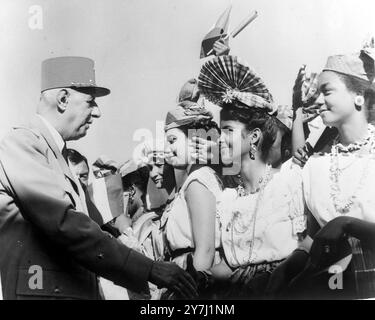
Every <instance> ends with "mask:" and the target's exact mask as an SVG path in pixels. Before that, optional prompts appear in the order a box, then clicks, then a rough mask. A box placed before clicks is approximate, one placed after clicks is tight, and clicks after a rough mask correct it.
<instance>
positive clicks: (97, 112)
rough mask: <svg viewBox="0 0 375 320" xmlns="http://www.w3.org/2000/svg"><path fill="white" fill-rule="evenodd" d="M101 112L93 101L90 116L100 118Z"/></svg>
mask: <svg viewBox="0 0 375 320" xmlns="http://www.w3.org/2000/svg"><path fill="white" fill-rule="evenodd" d="M101 115H102V113H101V112H100V109H99V106H98V105H97V104H96V103H95V105H94V106H93V107H92V112H91V116H92V117H93V118H100V117H101Z"/></svg>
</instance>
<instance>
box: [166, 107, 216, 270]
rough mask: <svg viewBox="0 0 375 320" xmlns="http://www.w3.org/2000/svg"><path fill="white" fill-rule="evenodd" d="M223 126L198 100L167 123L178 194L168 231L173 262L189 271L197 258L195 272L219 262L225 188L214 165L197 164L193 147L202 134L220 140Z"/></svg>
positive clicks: (176, 111) (170, 210)
mask: <svg viewBox="0 0 375 320" xmlns="http://www.w3.org/2000/svg"><path fill="white" fill-rule="evenodd" d="M217 128H218V127H217V124H216V123H215V122H214V121H212V115H211V114H210V113H209V112H208V111H207V110H206V109H205V108H203V107H201V106H199V105H198V104H197V103H195V102H187V101H185V102H181V103H180V105H178V106H177V108H175V109H174V110H171V111H170V112H169V113H168V115H167V119H166V123H165V132H166V139H167V147H166V149H167V150H166V152H167V155H166V160H167V162H168V163H169V164H170V165H172V166H173V167H174V168H175V176H176V195H175V198H174V200H173V201H172V203H171V204H170V205H169V206H168V207H167V208H166V211H165V212H164V214H163V216H166V217H167V219H168V220H167V223H166V227H165V233H166V239H167V245H168V248H169V259H170V260H172V261H173V262H175V263H177V264H178V265H179V266H181V267H183V268H185V269H186V268H187V267H189V266H188V265H187V261H188V259H187V258H188V256H189V255H190V254H192V255H193V262H192V263H193V266H190V268H193V269H195V270H197V271H202V272H204V271H208V270H209V269H210V268H211V266H212V265H213V264H214V262H215V263H217V262H218V259H219V252H218V251H217V250H215V249H217V248H219V246H220V230H219V222H218V220H217V219H216V203H217V197H218V195H219V194H220V192H221V184H220V182H219V178H218V176H217V174H216V173H215V171H214V170H213V169H212V168H210V167H209V166H205V165H200V164H196V163H195V161H193V160H192V157H191V154H190V151H189V143H190V141H191V138H192V137H193V136H196V135H197V134H201V135H203V133H204V134H205V135H206V138H208V137H209V136H210V135H211V138H213V139H215V137H216V139H217V137H218V131H217Z"/></svg>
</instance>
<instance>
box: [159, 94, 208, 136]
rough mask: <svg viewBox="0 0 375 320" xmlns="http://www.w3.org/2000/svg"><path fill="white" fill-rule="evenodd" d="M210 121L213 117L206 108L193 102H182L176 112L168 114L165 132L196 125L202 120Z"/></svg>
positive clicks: (172, 111)
mask: <svg viewBox="0 0 375 320" xmlns="http://www.w3.org/2000/svg"><path fill="white" fill-rule="evenodd" d="M204 119H205V120H207V121H210V120H212V119H213V116H212V114H211V112H210V111H208V110H207V109H206V108H204V107H202V106H200V105H198V104H197V103H195V102H192V101H182V102H180V104H179V105H178V106H177V108H175V109H174V110H171V111H169V112H168V113H167V118H166V120H165V127H164V130H165V131H167V130H169V129H172V128H178V127H181V126H185V125H188V124H194V123H195V122H197V121H202V120H204Z"/></svg>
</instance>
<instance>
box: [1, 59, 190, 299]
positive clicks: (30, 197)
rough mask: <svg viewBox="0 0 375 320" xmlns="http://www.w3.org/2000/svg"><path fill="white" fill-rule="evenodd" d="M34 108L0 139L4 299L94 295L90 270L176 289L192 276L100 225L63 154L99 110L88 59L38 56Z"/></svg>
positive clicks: (99, 91) (132, 284)
mask: <svg viewBox="0 0 375 320" xmlns="http://www.w3.org/2000/svg"><path fill="white" fill-rule="evenodd" d="M41 89H42V90H41V92H42V93H41V98H40V103H39V106H38V109H37V115H36V116H35V117H34V118H33V119H32V120H31V123H30V125H28V126H20V127H16V128H14V129H13V130H12V131H11V132H10V133H9V134H8V135H7V136H6V137H5V138H4V139H3V141H2V142H1V143H0V248H1V250H0V272H1V281H2V291H3V292H2V293H3V297H4V299H60V298H62V299H99V298H100V294H99V287H98V281H97V276H102V277H105V278H107V279H109V280H111V281H113V282H114V283H115V284H117V285H120V286H123V287H126V288H129V289H131V290H134V291H138V292H142V291H143V290H145V288H147V281H150V282H152V283H154V284H156V285H157V286H159V287H167V288H171V289H172V290H174V291H176V292H178V293H179V294H180V295H181V296H182V297H186V298H191V297H193V296H195V294H196V285H195V283H194V281H193V279H192V278H191V277H190V276H189V275H188V274H187V273H186V272H184V271H183V270H181V269H180V268H178V267H177V266H176V265H174V264H170V263H166V262H154V261H152V260H150V259H148V258H146V257H145V256H143V255H141V254H139V253H137V252H135V251H133V250H131V249H129V248H128V247H126V246H125V245H123V244H121V243H120V242H119V241H118V240H116V239H115V238H113V237H112V236H111V235H110V234H108V233H106V232H103V231H102V230H101V229H100V227H99V225H98V224H97V223H95V222H94V221H93V220H92V219H91V218H90V217H89V214H90V213H89V212H88V210H87V205H86V201H85V196H84V192H83V190H82V187H81V185H80V183H79V182H78V180H77V179H76V178H75V177H74V176H73V174H72V172H71V170H70V168H69V165H68V161H67V154H66V141H69V140H77V139H80V138H82V137H84V136H85V135H86V133H87V130H88V129H89V127H90V126H91V124H92V122H93V120H94V119H96V118H99V117H100V111H99V108H98V106H97V104H96V101H95V98H97V97H101V96H105V95H107V94H109V93H110V91H109V90H108V89H106V88H102V87H98V86H96V84H95V74H94V62H93V61H92V60H91V59H88V58H82V57H59V58H52V59H48V60H45V61H44V62H43V64H42V88H41Z"/></svg>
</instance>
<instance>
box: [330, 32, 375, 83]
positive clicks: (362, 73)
mask: <svg viewBox="0 0 375 320" xmlns="http://www.w3.org/2000/svg"><path fill="white" fill-rule="evenodd" d="M374 46H375V45H374V40H373V39H372V40H371V42H370V43H368V44H365V46H364V47H363V49H362V50H361V51H360V52H359V53H358V52H357V53H353V54H349V55H335V56H330V57H328V60H327V63H326V66H325V67H324V69H323V71H334V72H338V73H341V74H345V75H348V76H352V77H356V78H359V79H362V80H365V81H369V82H371V83H373V82H374V79H375V61H374V60H375V48H374Z"/></svg>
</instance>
